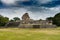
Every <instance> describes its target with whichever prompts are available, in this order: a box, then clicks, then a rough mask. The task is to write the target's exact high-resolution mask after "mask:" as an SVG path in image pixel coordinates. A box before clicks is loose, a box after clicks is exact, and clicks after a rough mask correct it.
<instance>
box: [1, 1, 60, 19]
mask: <svg viewBox="0 0 60 40" xmlns="http://www.w3.org/2000/svg"><path fill="white" fill-rule="evenodd" d="M26 12H27V13H29V16H30V17H31V18H32V19H35V20H36V19H46V18H47V17H53V16H54V15H55V14H56V13H59V12H60V0H0V15H3V16H6V17H9V18H10V19H12V18H13V17H19V18H21V16H22V15H23V14H24V13H26Z"/></svg>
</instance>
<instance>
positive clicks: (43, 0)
mask: <svg viewBox="0 0 60 40" xmlns="http://www.w3.org/2000/svg"><path fill="white" fill-rule="evenodd" d="M38 1H39V2H40V3H48V2H51V1H53V0H38Z"/></svg>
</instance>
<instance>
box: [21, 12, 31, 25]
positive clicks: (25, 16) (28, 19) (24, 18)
mask: <svg viewBox="0 0 60 40" xmlns="http://www.w3.org/2000/svg"><path fill="white" fill-rule="evenodd" d="M22 21H23V22H22V23H23V24H28V23H29V21H30V17H29V15H28V13H25V14H24V15H23V16H22Z"/></svg>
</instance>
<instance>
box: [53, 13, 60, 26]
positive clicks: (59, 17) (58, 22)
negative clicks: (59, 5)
mask: <svg viewBox="0 0 60 40" xmlns="http://www.w3.org/2000/svg"><path fill="white" fill-rule="evenodd" d="M53 24H56V25H57V26H60V13H58V14H56V15H55V16H54V18H53Z"/></svg>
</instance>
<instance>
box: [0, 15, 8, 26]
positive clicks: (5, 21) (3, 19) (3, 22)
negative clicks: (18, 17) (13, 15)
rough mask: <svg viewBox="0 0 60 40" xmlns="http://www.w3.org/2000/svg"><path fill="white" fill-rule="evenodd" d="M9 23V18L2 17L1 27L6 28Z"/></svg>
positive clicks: (0, 20) (0, 18) (0, 19)
mask: <svg viewBox="0 0 60 40" xmlns="http://www.w3.org/2000/svg"><path fill="white" fill-rule="evenodd" d="M7 22H9V18H8V17H3V16H2V15H0V26H4V25H5V24H6V23H7Z"/></svg>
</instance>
